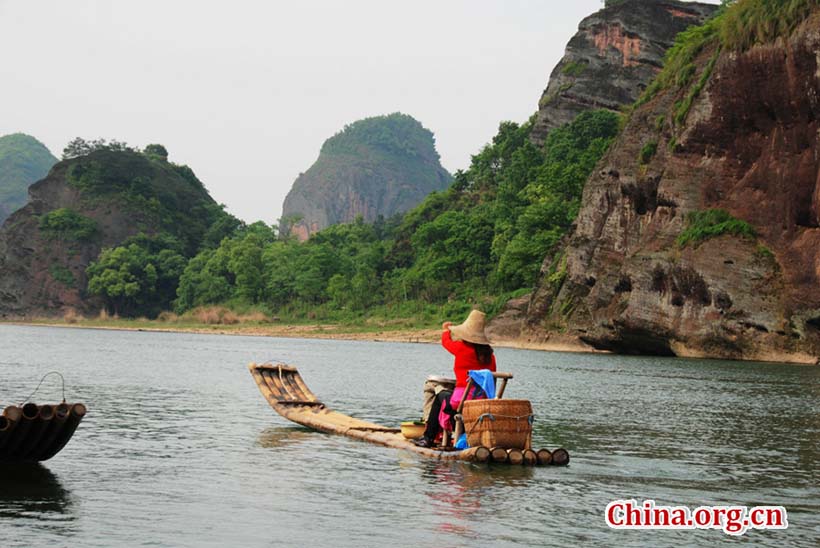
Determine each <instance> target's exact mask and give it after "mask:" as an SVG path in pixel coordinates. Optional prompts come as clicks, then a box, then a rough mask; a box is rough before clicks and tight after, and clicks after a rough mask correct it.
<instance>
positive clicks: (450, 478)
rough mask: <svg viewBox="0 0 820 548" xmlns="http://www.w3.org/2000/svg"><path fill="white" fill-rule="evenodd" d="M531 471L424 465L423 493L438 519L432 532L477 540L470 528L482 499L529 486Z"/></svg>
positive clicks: (511, 468) (508, 468)
mask: <svg viewBox="0 0 820 548" xmlns="http://www.w3.org/2000/svg"><path fill="white" fill-rule="evenodd" d="M534 472H535V471H534V469H533V468H531V467H528V466H507V465H496V466H493V465H479V464H470V463H466V462H429V463H425V465H424V466H423V467H422V477H423V478H424V479H425V480H426V481H427V483H428V484H429V489H428V490H427V491H426V494H427V496H428V498H429V499H430V502H431V506H432V508H433V512H434V514H435V515H437V516H438V517H439V518H441V521H439V522H438V523H437V525H436V529H435V530H436V532H440V533H449V534H455V535H457V536H460V537H464V538H469V539H478V538H479V533H478V531H475V530H473V526H474V525H475V520H474V517H475V515H476V514H477V513H479V512H480V511H481V508H482V506H481V504H482V500H483V499H485V498H486V497H491V498H492V497H493V496H494V495H495V494H497V493H498V492H499V490H501V489H504V488H507V487H516V486H523V485H526V484H528V483H530V482H531V481H532V479H533V475H534Z"/></svg>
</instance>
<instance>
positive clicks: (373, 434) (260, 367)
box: [248, 363, 569, 465]
mask: <svg viewBox="0 0 820 548" xmlns="http://www.w3.org/2000/svg"><path fill="white" fill-rule="evenodd" d="M248 369H249V370H250V372H251V375H253V379H254V380H255V381H256V384H257V386H258V387H259V391H260V392H262V395H263V396H265V399H266V400H267V401H268V403H269V404H270V406H271V407H273V409H274V411H276V412H277V413H279V414H280V415H282V416H283V417H285V418H286V419H288V420H290V421H293V422H295V423H297V424H301V425H302V426H307V427H308V428H312V429H314V430H319V431H320V432H326V433H328V434H341V435H343V436H347V437H350V438H355V439H359V440H362V441H367V442H370V443H375V444H377V445H384V446H387V447H394V448H396V449H405V450H407V451H412V452H414V453H418V454H420V455H423V456H425V457H430V458H435V459H440V460H461V461H468V462H506V463H510V464H531V465H534V464H558V465H564V464H567V463H569V454H568V453H567V451H566V450H565V449H556V450H555V451H553V452H550V451H549V450H547V449H541V450H539V451H533V450H532V449H526V450H523V451H521V450H518V449H504V448H501V447H493V448H488V447H470V448H468V449H464V450H444V449H431V448H426V447H418V446H416V445H415V444H414V443H413V442H412V441H410V440H408V439H406V438H405V437H404V436H403V435H402V434H401V430H400V429H399V428H390V427H387V426H382V425H379V424H375V423H372V422H367V421H363V420H360V419H356V418H353V417H351V416H349V415H345V414H342V413H339V412H337V411H333V410H332V409H329V408H328V407H327V406H326V405H325V404H323V403H322V402H321V401H319V399H318V398H317V397H316V395H315V394H314V393H313V392H311V390H310V389H309V388H308V387H307V385H306V384H305V381H304V380H302V376H301V375H300V374H299V371H298V370H297V369H296V368H295V367H290V366H287V365H284V364H277V365H271V364H255V363H252V364H250V365H249V366H248Z"/></svg>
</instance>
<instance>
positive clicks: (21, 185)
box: [0, 133, 57, 225]
mask: <svg viewBox="0 0 820 548" xmlns="http://www.w3.org/2000/svg"><path fill="white" fill-rule="evenodd" d="M56 163H57V158H55V157H54V156H53V155H52V154H51V152H49V150H48V149H47V148H46V147H45V145H43V143H41V142H40V141H38V140H37V139H35V138H34V137H31V136H29V135H25V134H23V133H13V134H11V135H5V136H3V137H0V225H2V224H3V221H5V220H6V218H7V217H8V216H9V215H11V214H12V213H13V212H14V211H16V210H17V209H19V208H21V207H23V205H25V203H26V201H27V200H28V187H29V185H31V184H32V183H34V182H35V181H39V180H40V179H42V178H43V177H45V176H46V174H47V173H48V170H49V169H51V166H53V165H54V164H56Z"/></svg>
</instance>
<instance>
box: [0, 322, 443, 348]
mask: <svg viewBox="0 0 820 548" xmlns="http://www.w3.org/2000/svg"><path fill="white" fill-rule="evenodd" d="M0 325H25V326H30V327H62V328H68V329H108V330H116V331H149V332H169V333H200V334H210V335H243V336H252V337H285V338H309V339H310V338H312V339H337V340H357V341H375V342H413V343H435V342H437V341H438V337H439V333H440V331H439V330H438V329H419V328H412V327H404V326H400V325H398V326H396V325H393V326H391V325H345V324H329V323H328V324H319V323H309V324H296V323H261V322H259V323H257V322H254V323H238V324H207V323H201V322H193V321H191V322H162V321H158V320H144V319H134V320H130V319H117V320H113V319H106V320H98V319H82V320H76V321H66V320H60V319H54V318H47V319H41V318H38V319H30V320H14V321H2V322H0Z"/></svg>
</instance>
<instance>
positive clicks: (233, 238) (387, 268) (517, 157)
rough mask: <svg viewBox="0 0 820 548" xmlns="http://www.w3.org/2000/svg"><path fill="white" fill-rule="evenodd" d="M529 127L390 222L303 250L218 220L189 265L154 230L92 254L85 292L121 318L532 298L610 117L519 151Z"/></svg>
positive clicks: (181, 247)
mask: <svg viewBox="0 0 820 548" xmlns="http://www.w3.org/2000/svg"><path fill="white" fill-rule="evenodd" d="M531 125H532V124H531V121H530V122H527V123H525V124H522V125H519V124H516V123H512V122H504V123H502V124H501V126H500V128H499V131H498V134H497V135H496V136H495V137H494V138H493V140H492V142H491V143H490V144H488V145H487V146H486V147H485V148H484V149H483V150H481V151H480V152H479V153H478V154H477V155H475V156H474V157H473V159H472V162H471V164H470V166H469V168H468V169H467V170H465V171H460V172H458V173H457V174H456V176H455V180H454V182H453V184H452V185H451V186H450V187H449V188H448V189H447V190H445V191H442V192H435V193H432V194H430V195H429V197H428V198H427V199H426V200H425V201H424V202H423V203H422V204H420V205H419V206H417V207H416V208H414V209H413V210H411V211H409V212H408V213H406V214H404V215H400V216H395V217H393V218H390V219H383V218H379V219H378V220H377V221H376V222H374V223H365V222H364V221H363V220H361V219H358V220H357V221H356V222H353V223H350V224H340V225H335V226H331V227H329V228H326V229H325V230H322V231H320V232H318V233H317V234H314V235H313V236H312V237H311V238H310V239H309V240H308V241H306V242H304V243H300V242H297V241H296V240H295V239H293V238H289V237H287V236H286V235H280V234H278V233H277V230H276V229H275V228H274V227H271V226H267V225H265V224H264V223H261V222H258V223H254V224H250V225H246V224H244V223H240V222H239V221H237V220H236V219H234V218H232V217H230V216H227V215H223V216H220V217H219V218H217V219H215V220H214V224H213V226H212V228H211V229H207V230H204V231H200V232H203V237H202V238H201V242H200V245H199V248H198V252H196V254H195V255H193V256H191V258H190V259H188V258H187V257H188V256H189V255H191V251H192V249H191V244H190V240H189V241H188V242H185V241H181V240H180V238H179V235H176V236H172V235H170V234H168V233H166V232H163V231H160V233H159V234H157V235H154V236H152V237H147V236H143V237H139V238H134V239H132V241H129V242H127V243H126V244H124V245H122V246H119V247H116V248H113V249H106V250H103V252H102V253H101V255H100V257H99V258H98V260H97V261H95V262H94V263H92V264H91V265H90V266H89V268H88V271H87V272H88V275H89V284H88V290H89V292H90V293H92V294H96V295H99V296H101V297H103V298H104V299H105V300H106V303H107V305H108V307H109V311H110V312H116V313H119V314H124V315H149V316H153V315H156V314H157V313H158V312H159V311H160V310H171V309H173V310H175V311H176V312H177V313H183V312H185V311H188V310H190V309H192V308H195V307H199V306H204V305H211V304H222V305H226V306H228V307H230V308H233V309H237V310H249V309H254V310H259V311H263V312H264V313H265V314H275V315H279V316H284V317H289V318H310V319H341V318H351V317H356V316H359V315H363V314H365V313H368V314H373V313H375V314H378V315H383V316H385V317H420V316H421V317H424V316H427V315H435V316H436V317H438V316H440V315H441V313H442V306H443V307H444V308H443V310H444V312H445V313H453V314H458V313H461V312H463V311H464V310H467V309H468V308H469V307H470V306H472V305H476V304H478V305H481V306H483V307H485V308H487V309H493V308H495V307H497V306H500V304H501V303H503V302H504V301H505V299H506V298H507V297H509V296H510V295H511V294H514V293H516V292H517V291H521V290H526V289H527V288H529V287H531V286H532V283H533V281H534V279H535V276H536V274H537V271H538V268H539V265H540V263H541V261H542V259H543V257H544V256H545V255H546V254H547V253H548V252H549V251H550V250H551V249H553V248H554V247H555V246H556V245H557V244H558V242H559V241H560V240H561V238H562V236H563V235H564V234H565V233H566V231H567V230H568V229H569V227H570V225H571V224H572V222H573V220H574V218H575V216H576V214H577V212H578V208H579V205H580V198H581V192H582V189H583V185H584V181H585V180H586V178H587V176H588V175H589V173H590V172H591V170H592V169H593V167H594V166H595V164H596V162H597V161H598V160H599V159H600V157H601V156H602V155H603V153H604V152H605V151H606V150H607V148H608V146H609V144H610V143H611V141H612V140H613V138H614V137H615V135H616V134H617V132H618V127H619V116H618V115H617V114H614V113H612V112H608V111H592V112H587V113H584V114H582V115H580V116H579V117H578V118H577V119H576V120H575V121H574V122H572V123H571V124H568V125H567V126H565V127H563V128H560V129H557V130H555V131H553V132H552V133H551V134H550V136H549V138H548V139H547V142H546V143H545V145H544V146H543V147H542V148H539V147H537V146H535V145H534V144H532V142H531V141H530V139H529V132H530V129H531ZM149 152H150V151H148V150H146V151H145V152H143V154H148V153H149ZM229 231H230V232H229ZM218 234H228V235H227V236H226V237H224V238H222V239H220V240H217V239H215V237H214V236H215V235H218ZM186 243H187V245H186Z"/></svg>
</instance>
